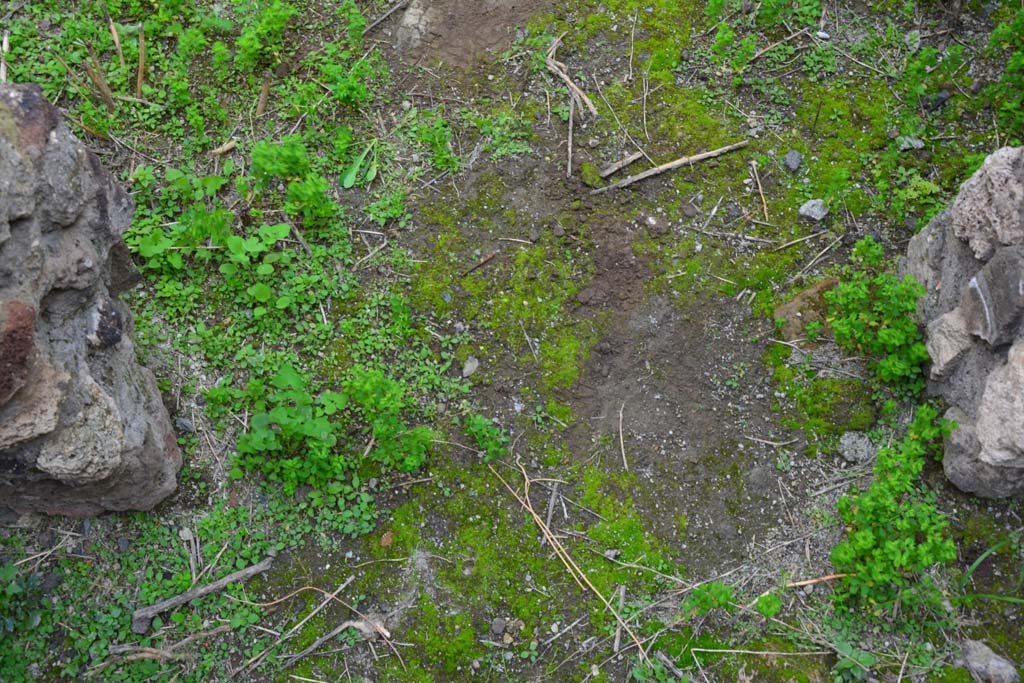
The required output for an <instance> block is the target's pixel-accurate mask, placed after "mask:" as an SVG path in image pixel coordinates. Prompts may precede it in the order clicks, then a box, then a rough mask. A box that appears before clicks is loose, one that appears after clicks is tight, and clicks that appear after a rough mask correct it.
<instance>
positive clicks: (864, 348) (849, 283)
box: [824, 237, 928, 394]
mask: <svg viewBox="0 0 1024 683" xmlns="http://www.w3.org/2000/svg"><path fill="white" fill-rule="evenodd" d="M850 260H851V261H852V262H853V264H854V265H853V267H846V268H844V270H843V273H842V276H841V278H840V282H839V284H838V285H836V287H835V288H834V289H832V290H831V291H828V292H826V293H825V295H824V296H825V301H826V302H827V306H828V322H829V324H830V325H831V327H832V331H833V333H834V334H835V339H836V343H838V344H839V346H841V347H842V348H844V349H847V350H850V351H857V352H860V353H866V354H869V355H871V356H873V357H875V358H876V359H877V360H874V361H872V369H873V370H874V373H875V376H876V377H878V379H880V380H882V381H883V382H888V383H890V384H892V385H894V386H896V387H897V388H899V389H900V390H902V391H905V392H907V393H909V394H916V393H918V392H919V391H920V390H921V389H922V388H923V387H924V378H923V375H922V371H921V365H922V363H924V362H925V361H926V360H927V359H928V351H927V350H926V349H925V346H924V342H923V341H922V337H921V330H920V329H919V328H918V326H917V323H916V322H914V318H913V314H914V312H915V310H916V309H917V299H918V297H919V296H921V295H922V294H924V288H923V287H921V285H920V284H918V283H917V282H916V281H915V280H914V278H913V277H912V276H911V275H909V274H907V275H905V276H904V277H903V279H902V280H900V279H897V278H896V276H895V275H892V274H891V273H888V272H885V271H884V270H883V263H884V251H883V248H882V246H881V245H880V244H878V243H877V242H875V241H874V239H872V238H871V237H865V238H863V239H861V240H860V241H858V242H857V244H856V245H855V246H854V249H853V254H852V255H851V257H850Z"/></svg>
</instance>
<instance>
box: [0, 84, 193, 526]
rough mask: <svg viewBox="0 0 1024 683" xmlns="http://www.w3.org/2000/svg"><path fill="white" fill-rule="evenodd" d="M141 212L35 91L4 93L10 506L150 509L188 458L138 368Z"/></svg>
mask: <svg viewBox="0 0 1024 683" xmlns="http://www.w3.org/2000/svg"><path fill="white" fill-rule="evenodd" d="M132 208H133V207H132V202H131V199H130V198H129V197H128V195H127V194H126V193H125V192H124V190H122V189H121V188H120V187H118V186H117V185H116V184H115V183H114V182H113V180H112V178H111V177H110V175H109V174H108V173H107V172H106V171H104V170H103V169H102V167H101V166H100V163H99V161H98V159H97V158H96V156H95V155H94V154H92V153H91V152H89V151H87V150H86V149H85V147H84V146H83V145H82V144H81V143H79V142H78V141H77V140H76V139H75V138H74V137H73V136H72V135H71V133H70V132H69V131H68V129H67V127H66V126H65V125H64V124H63V122H62V121H61V117H60V113H59V112H58V111H57V110H56V109H54V108H53V107H52V106H50V104H49V103H48V102H47V101H46V100H45V98H44V97H43V95H42V92H41V91H40V90H39V88H37V87H33V86H27V87H25V86H10V85H0V505H8V506H11V507H14V508H17V509H22V510H36V511H42V512H48V513H62V514H71V515H91V514H97V513H99V512H103V511H104V510H127V509H141V510H145V509H149V508H152V507H153V506H154V505H156V503H158V502H159V501H160V500H162V499H163V498H165V497H166V496H167V495H168V494H170V493H171V492H172V491H173V490H174V488H175V475H176V473H177V471H178V469H179V468H180V466H181V454H180V453H179V451H178V447H177V444H176V442H175V439H174V434H173V431H172V430H171V426H170V422H169V420H168V417H167V411H166V410H165V408H164V406H163V403H162V402H161V400H160V394H159V391H158V390H157V387H156V381H155V379H154V378H153V375H152V373H151V372H149V371H148V370H146V369H145V368H143V367H141V366H139V364H138V362H137V360H136V357H135V348H134V346H133V344H132V340H131V328H132V316H131V312H130V311H129V310H128V309H127V308H126V307H125V306H124V304H122V303H121V302H120V301H118V300H117V299H116V298H115V297H116V294H117V292H118V291H121V290H122V289H124V288H125V287H127V286H130V285H131V283H132V282H133V278H135V277H136V276H135V274H134V272H133V269H132V267H131V261H130V259H129V258H127V250H126V249H125V248H124V245H123V243H122V242H121V234H122V233H123V232H124V230H125V229H126V228H127V227H128V224H129V221H130V219H131V213H132Z"/></svg>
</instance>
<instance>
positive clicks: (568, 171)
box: [565, 97, 576, 178]
mask: <svg viewBox="0 0 1024 683" xmlns="http://www.w3.org/2000/svg"><path fill="white" fill-rule="evenodd" d="M575 115H576V100H574V99H573V98H571V97H570V98H569V143H568V144H567V145H566V160H565V177H566V178H571V177H572V120H573V118H574V116H575Z"/></svg>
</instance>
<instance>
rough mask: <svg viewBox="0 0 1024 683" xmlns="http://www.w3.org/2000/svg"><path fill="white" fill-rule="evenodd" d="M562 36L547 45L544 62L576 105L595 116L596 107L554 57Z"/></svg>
mask: <svg viewBox="0 0 1024 683" xmlns="http://www.w3.org/2000/svg"><path fill="white" fill-rule="evenodd" d="M564 36H565V34H564V33H563V34H562V35H560V36H558V37H557V38H555V39H554V40H552V41H551V46H550V47H548V52H547V54H546V55H545V57H544V64H545V65H546V66H547V68H548V71H550V72H551V73H553V74H554V75H555V76H558V77H559V78H560V79H562V82H563V83H565V87H566V88H568V89H569V97H570V98H572V99H573V100H575V101H576V105H577V106H578V107H580V108H583V107H586V108H587V109H588V110H589V111H590V113H591V114H593V115H594V116H595V117H596V116H597V115H598V114H597V107H595V106H594V103H593V102H591V101H590V98H589V97H587V94H586V93H585V92H583V90H581V89H580V87H579V86H578V85H576V84H575V83H573V80H572V79H571V78H569V73H568V69H567V68H566V66H565V64H563V63H562V62H559V61H558V60H556V59H555V51H556V50H558V46H559V45H560V44H561V43H562V38H563V37H564Z"/></svg>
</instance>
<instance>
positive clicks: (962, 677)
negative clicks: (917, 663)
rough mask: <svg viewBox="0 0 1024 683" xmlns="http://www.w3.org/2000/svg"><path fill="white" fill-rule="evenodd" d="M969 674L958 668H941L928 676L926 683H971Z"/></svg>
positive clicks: (971, 679)
mask: <svg viewBox="0 0 1024 683" xmlns="http://www.w3.org/2000/svg"><path fill="white" fill-rule="evenodd" d="M973 680H974V679H973V678H971V673H970V672H969V671H968V670H967V669H964V668H961V667H958V666H949V665H946V666H943V667H941V668H940V669H938V670H936V671H932V672H931V673H929V674H928V683H972V681H973Z"/></svg>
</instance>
